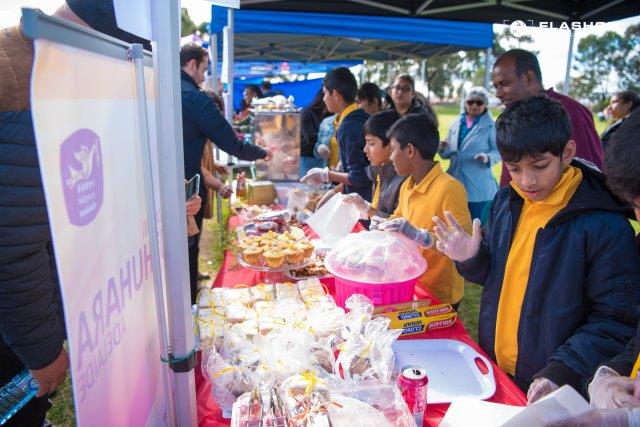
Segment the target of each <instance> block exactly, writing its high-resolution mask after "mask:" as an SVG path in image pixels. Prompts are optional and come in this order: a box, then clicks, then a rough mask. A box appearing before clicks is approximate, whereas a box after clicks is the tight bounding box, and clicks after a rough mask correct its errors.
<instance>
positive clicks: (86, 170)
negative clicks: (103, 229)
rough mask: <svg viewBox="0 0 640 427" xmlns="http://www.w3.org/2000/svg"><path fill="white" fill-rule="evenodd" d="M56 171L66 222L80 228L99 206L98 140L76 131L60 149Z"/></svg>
mask: <svg viewBox="0 0 640 427" xmlns="http://www.w3.org/2000/svg"><path fill="white" fill-rule="evenodd" d="M60 170H61V172H62V187H63V188H64V201H65V204H66V206H67V215H68V216H69V222H70V223H71V224H73V225H78V226H83V225H87V224H89V223H90V222H91V221H93V219H94V218H95V217H96V215H98V211H99V210H100V208H101V207H102V199H103V185H102V154H101V152H100V139H99V138H98V135H96V133H95V132H93V131H91V130H89V129H79V130H77V131H75V132H74V133H72V134H71V136H69V137H68V138H67V139H66V141H64V142H63V143H62V145H61V146H60Z"/></svg>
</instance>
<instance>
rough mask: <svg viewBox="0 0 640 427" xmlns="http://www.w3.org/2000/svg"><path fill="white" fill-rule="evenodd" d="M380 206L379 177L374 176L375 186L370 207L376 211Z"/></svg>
mask: <svg viewBox="0 0 640 427" xmlns="http://www.w3.org/2000/svg"><path fill="white" fill-rule="evenodd" d="M378 205H380V175H377V176H376V186H375V188H374V189H373V198H372V199H371V206H372V207H373V208H374V209H378Z"/></svg>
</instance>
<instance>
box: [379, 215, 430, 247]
mask: <svg viewBox="0 0 640 427" xmlns="http://www.w3.org/2000/svg"><path fill="white" fill-rule="evenodd" d="M378 230H382V231H391V232H393V233H399V234H402V235H403V236H405V237H407V238H409V239H410V240H413V241H414V242H416V243H417V244H418V245H420V246H421V247H423V248H430V247H431V246H433V236H431V233H429V232H428V231H427V230H422V229H420V228H416V227H414V226H413V225H411V223H410V222H409V221H407V220H406V219H404V218H394V219H391V220H389V221H385V222H382V223H380V224H378Z"/></svg>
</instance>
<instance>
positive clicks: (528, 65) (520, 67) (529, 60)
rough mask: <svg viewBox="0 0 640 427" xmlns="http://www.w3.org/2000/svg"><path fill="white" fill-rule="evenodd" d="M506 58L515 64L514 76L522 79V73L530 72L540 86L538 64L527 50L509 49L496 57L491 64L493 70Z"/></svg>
mask: <svg viewBox="0 0 640 427" xmlns="http://www.w3.org/2000/svg"><path fill="white" fill-rule="evenodd" d="M507 58H513V60H514V61H515V63H516V76H518V77H522V75H523V74H524V73H526V72H527V71H529V70H531V71H533V74H534V75H535V76H536V81H537V82H538V83H540V84H542V71H540V64H539V63H538V58H537V57H536V56H535V55H534V54H533V53H531V52H529V51H528V50H524V49H511V50H508V51H506V52H504V53H503V54H502V55H500V56H498V58H497V59H496V62H494V63H493V68H495V67H496V66H497V65H498V64H500V62H502V61H503V60H505V59H507Z"/></svg>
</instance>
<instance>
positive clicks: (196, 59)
mask: <svg viewBox="0 0 640 427" xmlns="http://www.w3.org/2000/svg"><path fill="white" fill-rule="evenodd" d="M208 64H209V58H208V55H207V51H206V50H204V49H203V48H201V47H200V46H198V45H195V44H188V45H185V46H183V47H182V48H181V49H180V68H181V71H180V79H181V92H182V136H183V144H184V177H185V179H187V180H188V179H191V178H192V177H193V176H194V175H195V174H197V173H200V163H201V161H202V153H203V149H204V144H205V142H206V140H207V139H210V140H211V141H213V143H214V144H216V145H217V146H218V147H219V148H220V149H221V150H223V151H225V152H226V153H229V154H231V155H232V156H235V157H237V158H239V159H242V160H257V159H268V157H269V152H268V150H265V149H263V148H260V147H258V146H256V145H252V144H245V143H243V142H242V141H239V140H238V138H237V137H236V134H235V132H234V131H233V129H232V128H231V125H230V124H229V122H227V121H226V120H225V118H224V117H222V114H220V110H218V108H217V107H216V105H215V104H214V103H213V100H212V99H211V98H210V97H209V96H208V95H207V94H206V93H204V92H203V91H201V90H200V85H201V84H202V82H203V81H204V73H205V72H206V70H207V66H208ZM200 197H202V205H203V206H204V205H205V203H206V201H207V192H206V188H205V186H204V185H201V186H200ZM203 218H204V210H203V209H200V211H199V212H198V213H197V214H196V215H195V219H196V224H197V225H198V229H201V228H202V220H203ZM199 236H200V234H197V235H196V237H195V239H194V241H193V242H191V244H190V246H189V276H190V281H191V300H192V301H193V302H195V297H196V294H197V292H198V255H199V251H200V250H199V243H200V237H199Z"/></svg>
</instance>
